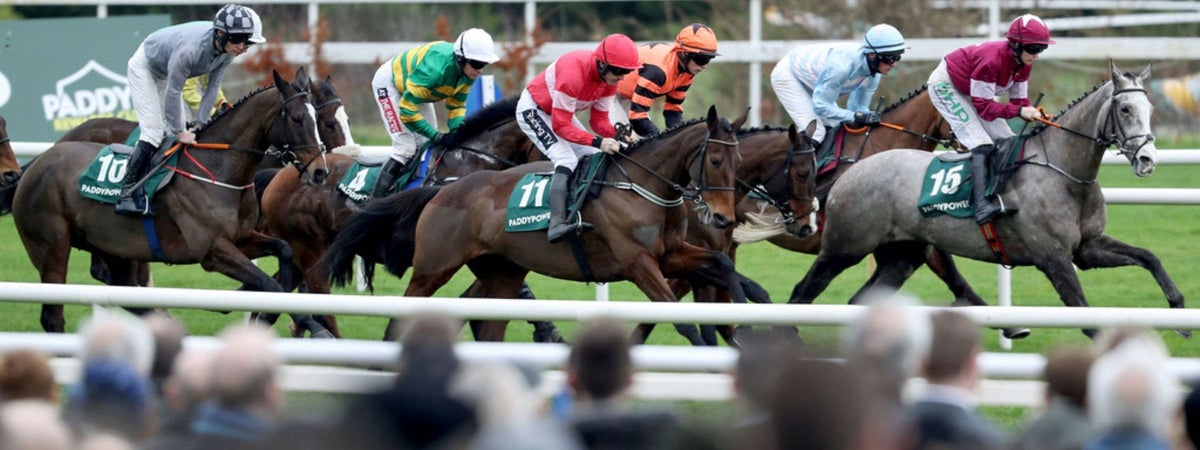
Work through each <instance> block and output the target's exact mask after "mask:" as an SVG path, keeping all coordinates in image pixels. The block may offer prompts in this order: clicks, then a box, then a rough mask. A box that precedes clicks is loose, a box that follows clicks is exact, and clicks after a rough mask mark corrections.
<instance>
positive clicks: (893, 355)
mask: <svg viewBox="0 0 1200 450" xmlns="http://www.w3.org/2000/svg"><path fill="white" fill-rule="evenodd" d="M867 304H868V305H869V307H868V308H867V310H866V311H864V312H863V314H862V316H860V317H859V318H858V320H856V321H854V322H851V323H850V326H848V327H846V329H845V333H844V334H843V336H842V349H843V352H844V353H845V356H846V360H847V363H848V364H849V366H850V368H851V370H854V371H856V372H859V373H863V374H865V375H867V377H866V378H868V380H866V381H869V382H870V384H873V385H874V386H871V387H870V389H871V391H872V395H882V396H885V397H887V398H889V399H891V400H895V401H899V399H900V394H901V391H902V390H903V388H904V383H905V382H906V381H908V379H909V378H911V377H914V376H916V375H917V372H918V371H919V370H920V367H921V362H922V361H924V360H925V358H926V356H927V355H928V353H929V339H930V333H931V330H930V324H929V315H928V314H926V313H925V311H924V310H922V309H919V308H917V307H916V306H918V304H917V302H916V300H915V299H913V298H911V297H908V296H904V295H902V294H897V293H883V292H877V293H872V294H871V295H869V296H868V299H867Z"/></svg>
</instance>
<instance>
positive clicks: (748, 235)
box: [733, 212, 787, 244]
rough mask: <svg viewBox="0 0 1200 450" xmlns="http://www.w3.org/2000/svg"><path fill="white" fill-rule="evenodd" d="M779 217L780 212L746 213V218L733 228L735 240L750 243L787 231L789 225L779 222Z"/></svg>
mask: <svg viewBox="0 0 1200 450" xmlns="http://www.w3.org/2000/svg"><path fill="white" fill-rule="evenodd" d="M778 218H779V215H778V214H762V213H753V212H752V213H746V214H745V219H746V220H745V221H743V222H742V223H741V224H738V226H737V228H734V229H733V240H734V241H737V242H738V243H740V244H749V243H751V242H758V241H765V240H767V239H770V238H773V237H775V236H779V235H781V234H784V233H787V227H786V226H785V225H784V224H782V223H778V222H779V221H778V220H776V219H778Z"/></svg>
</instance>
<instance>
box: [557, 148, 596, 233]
mask: <svg viewBox="0 0 1200 450" xmlns="http://www.w3.org/2000/svg"><path fill="white" fill-rule="evenodd" d="M570 178H571V169H568V168H567V167H564V166H557V167H555V168H554V176H553V177H551V178H550V229H549V230H546V240H548V241H550V243H551V244H554V243H556V242H558V241H561V240H562V238H564V237H566V235H567V233H572V232H575V231H576V230H583V231H587V230H590V229H591V228H592V225H591V224H589V223H587V222H584V221H583V218H582V217H577V218H576V220H574V221H571V220H570V218H568V217H567V183H568V182H569V181H570Z"/></svg>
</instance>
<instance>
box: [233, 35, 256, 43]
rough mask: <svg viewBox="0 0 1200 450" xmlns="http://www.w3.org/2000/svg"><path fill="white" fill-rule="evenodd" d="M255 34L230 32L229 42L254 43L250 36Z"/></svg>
mask: <svg viewBox="0 0 1200 450" xmlns="http://www.w3.org/2000/svg"><path fill="white" fill-rule="evenodd" d="M253 36H254V35H252V34H250V33H230V34H229V43H230V44H235V45H236V44H246V45H252V44H254V43H253V42H250V38H251V37H253Z"/></svg>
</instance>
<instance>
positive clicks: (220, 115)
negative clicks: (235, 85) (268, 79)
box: [196, 84, 275, 133]
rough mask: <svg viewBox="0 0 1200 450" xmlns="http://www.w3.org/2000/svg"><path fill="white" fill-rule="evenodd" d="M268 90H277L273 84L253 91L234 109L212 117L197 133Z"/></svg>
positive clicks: (237, 103)
mask: <svg viewBox="0 0 1200 450" xmlns="http://www.w3.org/2000/svg"><path fill="white" fill-rule="evenodd" d="M268 89H275V85H273V84H271V85H267V86H259V87H258V89H255V90H253V91H250V93H249V94H246V95H244V96H242V98H241V99H238V101H237V102H236V103H234V104H233V106H232V107H230V108H229V109H226V110H223V111H221V112H218V113H217V114H216V115H214V116H212V118H211V119H209V120H208V123H207V124H204V125H201V126H200V128H197V129H196V132H197V133H199V132H201V131H203V130H204V129H205V128H208V127H209V126H211V125H212V124H214V123H216V122H217V119H220V118H222V117H225V116H226V115H228V114H229V113H230V112H232V111H234V110H236V109H238V107H239V106H242V104H243V103H246V101H247V100H250V97H253V96H255V95H258V94H260V93H262V92H263V91H265V90H268Z"/></svg>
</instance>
